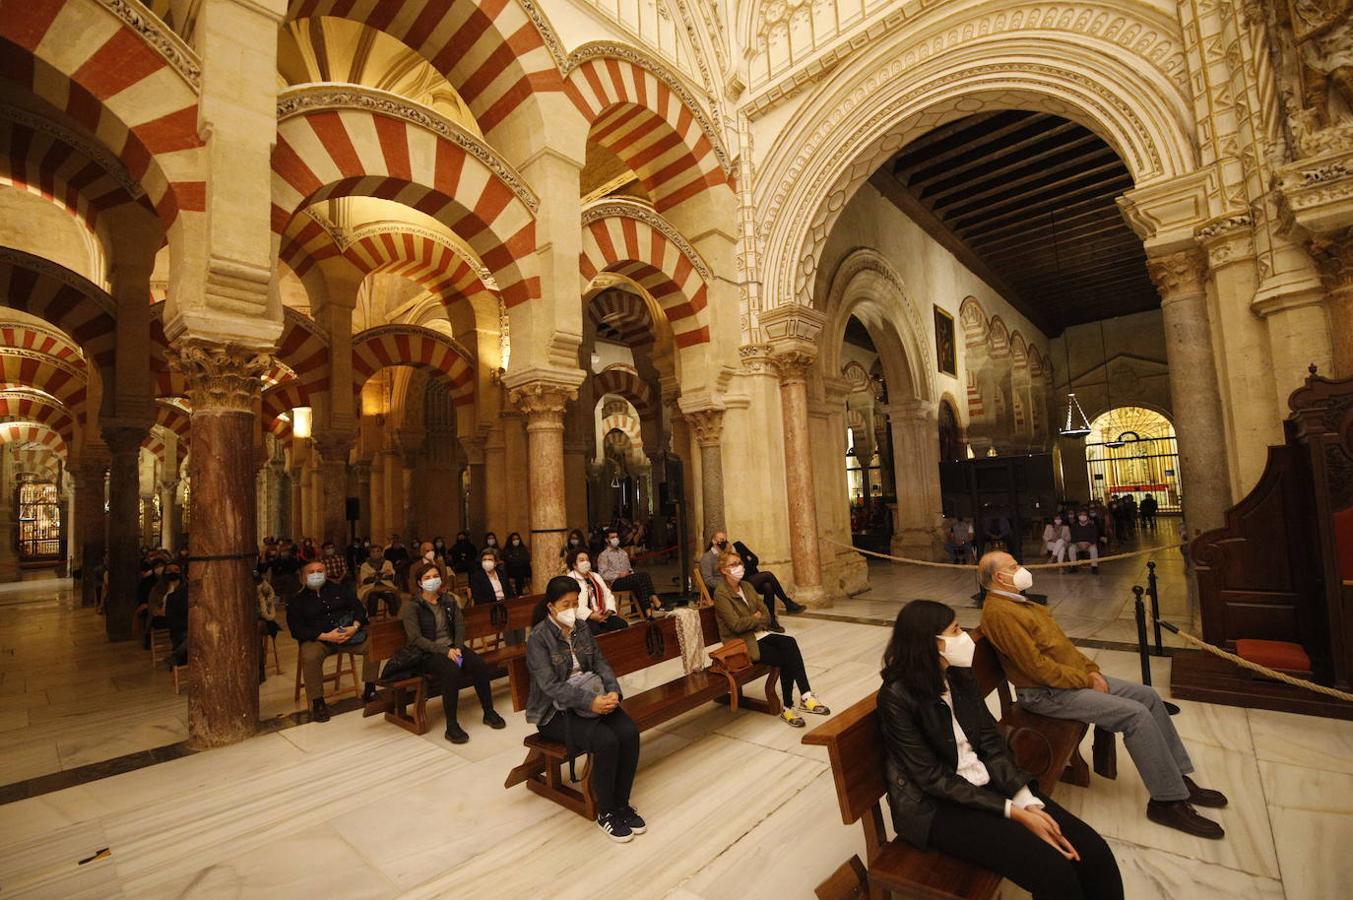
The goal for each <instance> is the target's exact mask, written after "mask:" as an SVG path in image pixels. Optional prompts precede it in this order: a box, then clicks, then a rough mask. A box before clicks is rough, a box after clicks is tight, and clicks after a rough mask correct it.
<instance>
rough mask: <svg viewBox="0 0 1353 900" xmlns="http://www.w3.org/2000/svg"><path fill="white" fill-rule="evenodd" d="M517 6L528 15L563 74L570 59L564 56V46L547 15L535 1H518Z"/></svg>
mask: <svg viewBox="0 0 1353 900" xmlns="http://www.w3.org/2000/svg"><path fill="white" fill-rule="evenodd" d="M517 5H518V6H520V7H521V9H522V12H524V13H526V18H528V19H530V20H531V24H532V25H534V26H535V27H536V31H538V32H540V40H541V42H542V43H543V44H544V45H545V49H546V50H548V51H549V53H550V56H551V57H552V58H553V59H554V64H555V65H556V66H557V67H558V68H559V70H560V71H561V72H562V71H563V70H564V66H565V65H566V64H567V61H568V57H567V56H566V55H565V54H564V45H563V44H562V43H560V41H559V36H558V35H557V34H555V33H554V26H553V25H551V24H550V20H549V19H547V18H545V13H544V12H543V11H542V10H541V9H540V7H539V5H537V3H536V2H535V0H517Z"/></svg>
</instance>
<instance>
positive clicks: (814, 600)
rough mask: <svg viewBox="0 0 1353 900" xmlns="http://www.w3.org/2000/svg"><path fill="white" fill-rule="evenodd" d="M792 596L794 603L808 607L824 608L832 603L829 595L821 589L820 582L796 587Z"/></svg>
mask: <svg viewBox="0 0 1353 900" xmlns="http://www.w3.org/2000/svg"><path fill="white" fill-rule="evenodd" d="M792 596H793V598H794V602H795V603H799V604H802V605H803V606H806V607H808V608H809V609H826V608H827V607H829V606H831V605H832V598H831V595H829V594H828V593H827V592H826V591H825V590H823V588H822V585H820V584H818V585H813V586H812V587H801V588H798V589H796V590H795V591H794V593H793V595H792Z"/></svg>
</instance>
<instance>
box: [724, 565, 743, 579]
mask: <svg viewBox="0 0 1353 900" xmlns="http://www.w3.org/2000/svg"><path fill="white" fill-rule="evenodd" d="M746 572H747V569H746V568H744V567H743V566H733V567H732V568H731V569H729V570H728V574H729V576H731V577H732V579H733V580H734V581H741V580H742V576H743V575H744V574H746Z"/></svg>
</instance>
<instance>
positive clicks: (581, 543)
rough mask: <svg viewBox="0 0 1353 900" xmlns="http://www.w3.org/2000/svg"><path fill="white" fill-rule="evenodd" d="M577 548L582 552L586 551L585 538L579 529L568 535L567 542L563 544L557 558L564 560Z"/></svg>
mask: <svg viewBox="0 0 1353 900" xmlns="http://www.w3.org/2000/svg"><path fill="white" fill-rule="evenodd" d="M579 548H582V549H583V550H586V549H587V537H586V535H584V534H583V531H582V529H581V528H575V529H573V530H572V531H570V532H569V533H568V540H567V541H565V542H564V546H563V547H561V548H560V550H559V558H560V559H566V558H567V557H568V555H569V553H570V552H571V551H573V550H577V549H579ZM570 568H571V567H570Z"/></svg>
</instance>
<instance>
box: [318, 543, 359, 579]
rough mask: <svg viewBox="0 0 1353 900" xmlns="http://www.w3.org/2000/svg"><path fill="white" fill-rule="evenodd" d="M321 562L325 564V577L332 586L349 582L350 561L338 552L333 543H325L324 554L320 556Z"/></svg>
mask: <svg viewBox="0 0 1353 900" xmlns="http://www.w3.org/2000/svg"><path fill="white" fill-rule="evenodd" d="M319 559H320V562H322V563H324V577H325V578H326V579H327V580H328V581H329V582H330V583H331V584H342V583H343V582H345V581H347V580H348V573H349V572H350V571H351V570H350V569H349V568H348V561H347V560H346V559H344V558H343V557H342V556H341V555H340V554H339V552H338V548H337V547H335V546H334V542H333V541H325V542H324V553H323V555H322V556H320V558H319Z"/></svg>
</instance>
